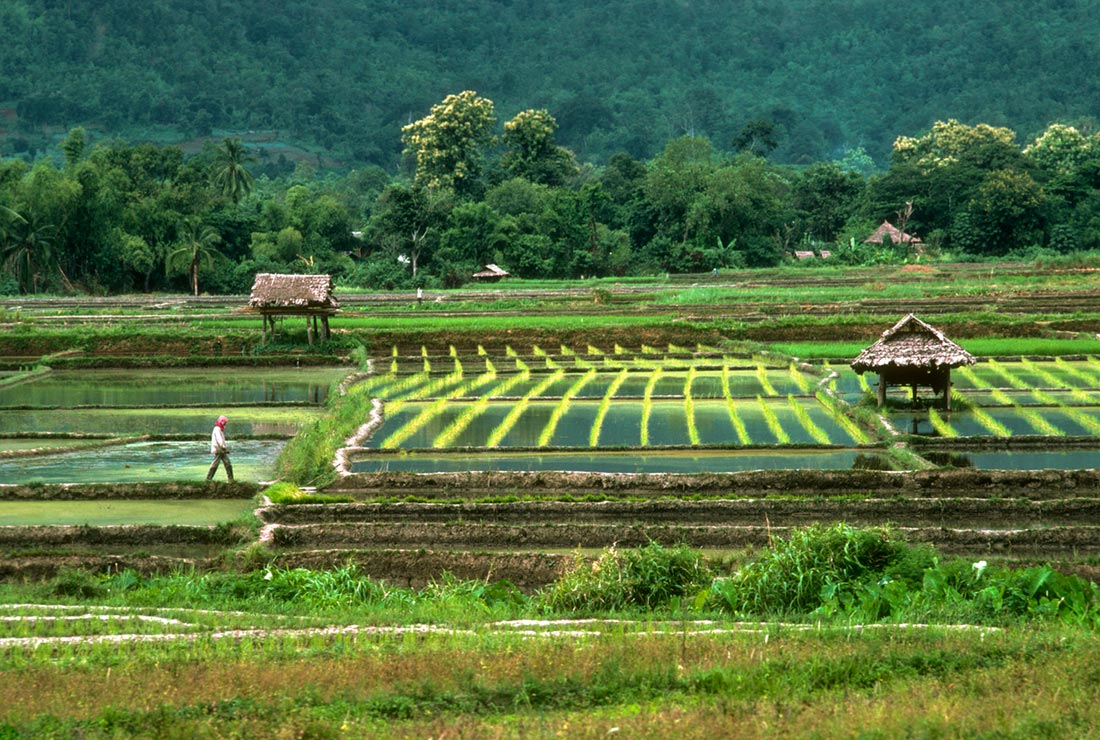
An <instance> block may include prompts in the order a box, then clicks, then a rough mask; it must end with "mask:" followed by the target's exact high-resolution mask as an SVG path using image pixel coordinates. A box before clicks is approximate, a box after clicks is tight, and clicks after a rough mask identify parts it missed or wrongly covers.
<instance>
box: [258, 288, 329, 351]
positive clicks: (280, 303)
mask: <svg viewBox="0 0 1100 740" xmlns="http://www.w3.org/2000/svg"><path fill="white" fill-rule="evenodd" d="M339 309H340V302H339V301H338V300H336V298H335V297H334V296H333V295H332V276H331V275H279V274H276V273H266V272H265V273H259V274H257V275H256V282H255V283H253V284H252V295H251V297H250V298H249V299H248V309H247V310H249V311H253V312H257V313H259V314H260V315H261V316H263V322H264V323H263V341H264V342H266V341H267V332H268V328H270V329H271V335H272V336H273V337H274V335H275V317H276V316H305V317H306V336H307V338H308V340H309V344H310V345H311V346H312V344H313V337H314V335H316V336H318V338H319V340H320V341H322V342H323V341H325V340H326V339H328V337H329V326H328V319H329V317H330V316H332V315H333V314H335V313H336V312H337V311H338V310H339ZM318 320H320V326H318Z"/></svg>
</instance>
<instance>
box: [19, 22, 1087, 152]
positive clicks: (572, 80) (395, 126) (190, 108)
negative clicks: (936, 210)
mask: <svg viewBox="0 0 1100 740" xmlns="http://www.w3.org/2000/svg"><path fill="white" fill-rule="evenodd" d="M0 29H3V36H4V41H3V43H0V72H2V73H0V114H2V115H0V127H3V128H0V154H4V155H11V154H17V153H23V154H25V153H34V152H37V151H40V150H45V149H46V148H47V147H48V146H49V145H50V144H51V143H52V144H56V143H57V141H58V140H59V139H60V137H61V136H63V135H64V133H65V132H66V131H67V130H68V129H69V128H70V127H72V126H76V125H82V126H85V127H86V128H87V129H88V130H89V131H90V132H91V133H93V134H94V135H95V136H97V137H99V138H103V137H104V136H111V135H121V136H123V137H125V138H126V139H128V140H130V141H139V140H153V141H157V142H160V143H179V142H181V141H183V140H185V139H188V138H193V137H203V136H207V135H210V134H215V135H219V136H220V135H227V134H229V135H243V134H246V133H247V132H248V131H262V132H265V133H266V134H267V136H268V142H269V144H270V146H268V147H267V148H265V149H263V150H261V152H260V153H261V156H264V157H267V156H271V157H272V158H275V157H276V156H277V154H275V153H274V152H277V147H278V146H282V145H285V144H288V143H292V144H299V145H303V146H306V147H308V148H310V149H311V151H313V152H315V153H316V154H319V155H322V157H323V158H324V159H322V161H325V162H329V161H338V162H342V163H345V164H348V165H359V166H361V165H364V164H368V163H373V164H380V165H382V166H384V167H386V168H387V169H390V170H391V171H392V169H393V168H394V166H395V164H396V163H397V161H398V159H399V157H400V152H401V142H400V129H401V127H402V125H404V124H407V123H409V122H410V121H413V120H416V119H419V118H420V117H422V116H423V115H424V114H425V113H426V112H427V111H428V109H429V108H430V106H431V105H432V104H434V103H436V102H438V101H439V100H440V99H442V98H443V97H444V96H445V95H447V94H449V93H453V92H457V91H459V90H464V89H471V90H476V91H477V92H478V93H479V94H481V95H483V96H485V97H487V98H489V99H491V100H493V102H494V103H495V105H496V110H497V113H498V115H500V116H501V118H502V119H504V120H507V118H510V117H511V116H513V115H514V114H515V113H516V112H518V111H520V110H524V109H528V108H545V109H546V110H548V111H549V112H550V113H551V114H552V115H553V116H554V117H555V118H556V120H557V122H558V125H559V128H558V131H557V140H558V142H559V143H560V144H561V145H563V146H565V147H568V148H570V149H572V150H573V151H574V152H576V153H577V155H578V157H579V158H580V159H582V160H584V161H594V162H605V161H606V160H607V158H608V157H610V155H612V154H613V153H615V152H619V151H625V152H627V153H629V154H631V155H632V156H634V157H636V158H643V159H646V158H649V157H652V156H655V155H656V154H657V153H658V152H660V151H661V150H662V149H663V147H664V145H665V143H666V142H667V141H669V140H671V139H675V138H678V137H680V136H682V135H696V136H705V137H706V138H708V139H709V140H710V141H711V142H713V144H714V146H715V147H716V148H718V149H719V150H729V149H730V148H732V147H733V143H734V142H735V141H738V142H739V143H740V144H741V145H742V146H743V145H744V144H745V141H746V139H745V137H744V136H743V133H744V132H745V129H746V124H748V123H750V122H756V124H757V125H759V123H760V122H764V123H765V124H767V125H768V127H770V128H768V129H767V130H768V132H769V134H770V135H771V138H770V139H769V142H768V145H769V146H771V145H772V144H774V145H775V150H774V152H772V154H771V159H772V161H776V162H788V163H809V162H812V161H819V160H827V159H834V158H839V157H840V156H842V155H843V153H844V152H845V151H846V150H849V149H854V148H857V147H861V146H862V147H864V148H865V149H866V150H867V151H868V152H870V153H871V154H872V155H874V156H875V158H876V160H877V161H878V163H879V164H880V166H882V165H885V163H886V161H887V160H888V155H889V151H890V147H891V144H892V142H893V141H894V139H895V138H896V137H897V136H898V135H901V134H910V135H911V134H914V133H916V132H919V131H923V130H927V129H928V128H929V127H930V126H931V124H932V123H933V122H934V121H935V120H937V119H941V120H945V119H948V118H956V119H959V120H961V121H963V122H966V123H977V122H984V123H989V124H992V125H999V126H1007V127H1009V128H1011V129H1013V130H1015V131H1017V132H1018V133H1019V134H1020V136H1021V137H1022V138H1026V139H1030V138H1033V137H1034V136H1035V135H1037V134H1038V133H1040V132H1041V131H1042V130H1043V129H1044V128H1045V127H1046V125H1047V124H1048V123H1049V122H1051V121H1068V122H1075V123H1080V122H1081V121H1082V120H1083V119H1086V118H1088V117H1090V116H1092V115H1094V114H1095V101H1096V100H1097V99H1100V96H1098V92H1100V90H1098V89H1097V87H1098V85H1100V77H1098V76H1097V75H1096V74H1095V73H1094V71H1095V70H1096V69H1097V68H1098V67H1100V46H1098V45H1097V44H1095V43H1094V39H1096V38H1097V37H1098V36H1100V13H1096V12H1095V4H1094V3H1090V2H1086V0H1042V1H1041V2H1040V1H1036V0H1021V1H1019V2H1014V3H1004V2H997V1H996V0H973V1H972V2H966V3H959V2H956V1H955V0H924V1H923V2H918V3H887V2H882V0H824V1H822V0H817V1H810V0H782V1H780V0H721V1H719V0H691V1H677V0H609V1H608V2H599V3H591V2H578V1H577V0H561V1H560V2H552V3H546V2H537V1H536V0H480V1H477V2H474V1H472V0H433V1H431V2H425V1H421V2H406V1H397V0H281V1H280V2H271V1H270V0H237V1H236V2H232V3H225V2H216V1H215V0H5V2H3V3H0ZM750 128H751V127H750ZM750 138H751V137H750ZM269 149H270V150H271V151H268V150H269Z"/></svg>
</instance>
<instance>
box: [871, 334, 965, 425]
mask: <svg viewBox="0 0 1100 740" xmlns="http://www.w3.org/2000/svg"><path fill="white" fill-rule="evenodd" d="M975 362H977V360H976V359H975V358H974V355H972V354H970V353H969V352H967V351H966V350H965V349H963V348H962V347H960V346H959V345H957V344H955V343H954V342H952V341H951V340H950V339H948V338H947V337H946V336H944V333H943V332H941V331H940V330H939V329H937V328H935V327H933V326H931V325H929V324H926V323H925V322H923V321H921V320H920V319H918V318H917V317H916V316H914V315H913V314H908V315H907V316H906V317H905V318H903V319H902V320H901V321H899V322H898V323H896V324H894V326H893V327H892V328H890V329H887V330H886V331H884V332H883V333H882V338H881V339H879V340H878V341H877V342H875V343H874V344H872V345H871V346H870V347H867V348H866V349H865V350H863V351H862V352H860V353H859V356H858V357H856V359H854V360H852V363H851V366H852V369H853V370H855V371H856V373H858V374H860V375H862V374H863V373H865V372H867V371H871V372H874V373H878V376H879V385H878V401H879V404H880V405H881V404H882V403H884V402H885V400H886V387H887V386H888V385H908V386H911V387H912V389H913V396H914V397H916V389H917V386H920V385H923V386H929V387H931V388H932V389H933V390H934V391H935V392H936V393H942V394H943V397H944V405H945V407H946V408H948V409H950V408H951V369H952V368H955V367H962V366H963V365H973V364H974V363H975Z"/></svg>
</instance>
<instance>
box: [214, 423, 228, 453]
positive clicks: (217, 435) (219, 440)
mask: <svg viewBox="0 0 1100 740" xmlns="http://www.w3.org/2000/svg"><path fill="white" fill-rule="evenodd" d="M219 452H229V446H228V445H227V444H226V443H225V432H223V431H222V428H221V427H219V426H216V427H214V431H213V432H211V433H210V454H211V455H217V454H218V453H219Z"/></svg>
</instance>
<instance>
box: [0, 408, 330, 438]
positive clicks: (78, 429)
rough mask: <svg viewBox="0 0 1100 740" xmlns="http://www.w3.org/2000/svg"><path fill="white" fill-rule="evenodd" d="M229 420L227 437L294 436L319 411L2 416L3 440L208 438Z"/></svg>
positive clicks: (86, 411)
mask: <svg viewBox="0 0 1100 740" xmlns="http://www.w3.org/2000/svg"><path fill="white" fill-rule="evenodd" d="M223 412H224V413H225V414H226V415H227V416H228V417H229V420H230V426H229V434H230V436H231V437H232V436H233V435H254V434H286V435H293V434H295V433H296V432H297V431H298V430H299V429H300V428H301V427H302V425H303V424H306V423H307V422H309V421H312V420H313V419H316V418H317V417H318V416H319V415H320V414H321V410H320V409H319V408H308V407H288V408H270V407H267V408H249V407H240V408H225V409H221V410H219V409H49V410H46V409H43V410H33V409H25V410H24V409H21V410H0V435H3V434H16V433H19V432H54V433H64V434H111V435H119V436H132V435H140V434H208V433H209V432H210V429H211V428H212V427H213V425H214V420H215V419H217V418H218V415H219V414H221V413H223Z"/></svg>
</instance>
